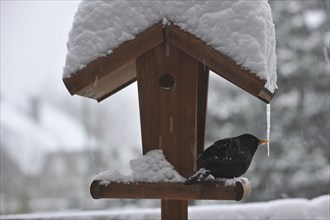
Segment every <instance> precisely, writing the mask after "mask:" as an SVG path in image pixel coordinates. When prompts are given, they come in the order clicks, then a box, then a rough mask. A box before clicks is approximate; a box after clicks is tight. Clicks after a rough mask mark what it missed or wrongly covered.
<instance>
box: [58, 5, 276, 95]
mask: <svg viewBox="0 0 330 220" xmlns="http://www.w3.org/2000/svg"><path fill="white" fill-rule="evenodd" d="M164 18H165V19H167V20H170V21H171V22H173V23H174V24H175V25H177V26H179V27H180V28H181V29H182V30H184V31H187V32H189V33H190V34H192V35H194V36H195V37H197V38H199V39H201V40H203V41H204V42H206V43H207V44H208V45H210V46H211V47H213V48H215V49H216V50H218V51H219V52H221V53H223V54H225V55H227V56H229V57H231V58H232V59H233V60H234V61H236V62H237V63H238V64H240V65H242V66H243V67H244V68H247V69H249V70H250V71H252V72H254V73H255V74H256V75H257V76H258V77H260V78H261V79H265V80H267V83H266V88H267V89H269V90H270V91H271V92H274V90H275V89H276V88H277V85H276V78H277V76H276V54H275V43H276V42H275V29H274V24H273V20H272V15H271V8H270V6H269V4H268V2H267V0H256V1H245V0H237V1H181V0H153V1H150V0H148V1H130V0H121V1H118V0H107V1H87V0H84V1H82V2H81V3H80V5H79V7H78V11H77V12H76V15H75V17H74V21H73V26H72V29H71V31H70V34H69V40H68V42H67V47H68V53H67V56H66V63H65V66H64V72H63V78H67V77H70V76H71V74H73V73H75V72H76V71H77V70H80V69H82V68H84V67H85V66H86V65H87V64H88V63H90V62H91V61H93V60H95V59H97V58H98V57H101V56H105V55H107V54H111V53H112V51H113V49H115V48H116V47H118V46H120V45H121V44H122V43H124V42H126V41H128V40H131V39H134V37H135V36H136V35H137V34H138V33H140V32H143V31H144V30H146V29H147V28H148V27H150V26H151V25H153V24H155V23H157V22H159V21H161V20H162V19H164Z"/></svg>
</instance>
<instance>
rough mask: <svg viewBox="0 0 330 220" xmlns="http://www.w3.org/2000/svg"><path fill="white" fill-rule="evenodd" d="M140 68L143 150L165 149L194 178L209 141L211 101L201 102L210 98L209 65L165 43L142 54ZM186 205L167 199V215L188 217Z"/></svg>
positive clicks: (164, 202)
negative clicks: (207, 120) (199, 153)
mask: <svg viewBox="0 0 330 220" xmlns="http://www.w3.org/2000/svg"><path fill="white" fill-rule="evenodd" d="M136 67H137V68H136V69H137V81H138V90H139V103H140V117H141V131H142V146H143V153H146V152H148V151H150V150H152V149H162V150H163V152H164V155H165V157H166V159H167V160H168V161H169V162H170V163H171V164H172V165H173V166H174V167H175V168H176V170H177V171H178V172H179V173H180V174H181V175H183V176H184V177H189V176H190V175H191V174H192V173H193V171H194V170H196V168H197V166H196V156H197V143H199V148H202V147H203V144H202V143H203V142H204V127H205V112H206V105H204V104H203V106H202V107H198V106H199V104H202V103H205V102H206V96H207V89H208V69H207V68H204V67H203V66H202V65H201V64H200V63H199V62H198V61H196V60H195V59H194V58H192V57H190V56H189V55H187V54H185V53H184V52H182V51H181V50H178V49H177V48H176V47H173V46H171V45H170V44H168V43H166V42H164V43H162V44H161V45H159V46H157V47H155V48H154V49H152V50H150V51H149V52H147V53H145V54H144V55H142V56H140V57H139V58H137V59H136ZM204 73H205V75H203V74H204ZM199 79H201V80H200V82H201V83H200V84H199ZM197 94H199V96H198V95H197ZM199 97H200V98H199ZM199 99H200V100H199ZM198 111H199V112H202V113H203V114H200V115H202V117H198ZM198 124H200V125H201V127H200V128H198ZM198 139H199V140H198ZM201 150H202V149H199V150H198V151H201ZM187 206H188V201H187V200H166V199H162V201H161V207H162V215H161V216H162V219H187V218H188V211H187Z"/></svg>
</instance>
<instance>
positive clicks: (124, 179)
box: [94, 150, 185, 185]
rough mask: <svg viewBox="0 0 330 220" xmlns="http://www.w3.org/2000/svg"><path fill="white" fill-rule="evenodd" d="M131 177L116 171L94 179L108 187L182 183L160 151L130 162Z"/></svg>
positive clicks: (103, 173)
mask: <svg viewBox="0 0 330 220" xmlns="http://www.w3.org/2000/svg"><path fill="white" fill-rule="evenodd" d="M130 167H131V170H132V174H131V175H123V174H121V173H119V172H118V171H113V170H108V171H105V172H102V173H100V174H98V175H97V176H95V177H94V180H100V181H101V184H104V185H108V184H110V183H111V182H116V183H129V182H133V181H135V182H148V183H157V182H183V181H185V178H184V177H182V176H181V175H180V174H179V173H178V172H177V171H176V170H175V169H174V167H173V165H172V164H170V163H169V162H168V161H167V160H166V158H165V156H164V154H163V151H162V150H151V151H149V152H147V153H146V154H145V155H143V156H142V157H140V158H138V159H134V160H131V161H130Z"/></svg>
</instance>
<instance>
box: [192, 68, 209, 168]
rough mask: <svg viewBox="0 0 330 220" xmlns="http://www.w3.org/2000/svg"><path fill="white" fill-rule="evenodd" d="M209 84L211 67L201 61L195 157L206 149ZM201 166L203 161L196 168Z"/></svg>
mask: <svg viewBox="0 0 330 220" xmlns="http://www.w3.org/2000/svg"><path fill="white" fill-rule="evenodd" d="M208 86H209V68H208V67H207V66H205V65H204V64H202V63H199V64H198V88H197V155H196V156H195V158H197V156H198V155H200V154H201V153H202V152H203V151H204V144H205V127H206V114H207V95H208ZM199 168H201V163H200V162H199V161H197V169H196V170H198V169H199Z"/></svg>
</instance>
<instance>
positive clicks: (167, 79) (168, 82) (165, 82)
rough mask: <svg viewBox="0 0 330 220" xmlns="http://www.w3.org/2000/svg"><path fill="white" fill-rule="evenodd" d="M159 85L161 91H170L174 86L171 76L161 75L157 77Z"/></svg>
mask: <svg viewBox="0 0 330 220" xmlns="http://www.w3.org/2000/svg"><path fill="white" fill-rule="evenodd" d="M159 85H160V86H161V87H162V88H163V89H171V88H172V87H173V86H174V85H175V79H174V77H173V76H172V75H171V74H168V73H166V74H163V75H162V76H161V77H159Z"/></svg>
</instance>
